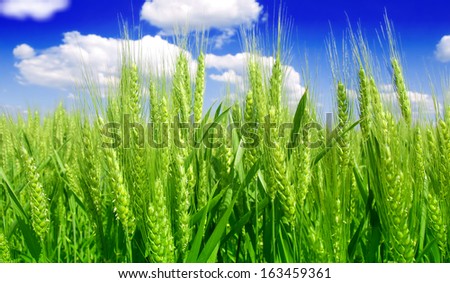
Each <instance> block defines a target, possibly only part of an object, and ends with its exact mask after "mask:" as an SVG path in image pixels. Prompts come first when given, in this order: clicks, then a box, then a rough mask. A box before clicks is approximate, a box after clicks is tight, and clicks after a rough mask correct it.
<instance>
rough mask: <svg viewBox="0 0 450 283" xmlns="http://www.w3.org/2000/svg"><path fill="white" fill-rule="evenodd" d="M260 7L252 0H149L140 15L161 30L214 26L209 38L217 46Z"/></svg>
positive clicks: (255, 16)
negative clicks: (215, 33)
mask: <svg viewBox="0 0 450 283" xmlns="http://www.w3.org/2000/svg"><path fill="white" fill-rule="evenodd" d="M262 8H263V7H262V6H261V5H260V4H258V2H256V0H226V1H211V0H153V1H146V2H145V3H144V5H143V6H142V9H141V19H142V20H145V21H147V22H149V23H150V24H151V25H153V26H156V27H159V28H160V29H161V30H162V32H163V33H164V34H172V33H173V30H174V29H182V30H183V29H185V30H186V31H192V30H202V29H205V30H208V29H217V30H219V31H220V32H221V33H220V35H218V36H216V37H214V38H212V40H213V41H214V47H215V48H221V47H222V46H223V45H224V44H225V43H227V42H229V41H231V39H232V38H233V37H234V35H235V34H236V30H235V28H236V27H239V26H241V25H244V26H248V25H250V24H252V23H254V22H257V21H258V19H259V18H260V14H261V12H262Z"/></svg>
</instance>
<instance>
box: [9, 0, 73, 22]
mask: <svg viewBox="0 0 450 283" xmlns="http://www.w3.org/2000/svg"><path fill="white" fill-rule="evenodd" d="M69 6H70V0H2V1H0V15H2V16H4V17H8V18H13V19H18V20H25V19H27V18H32V19H34V20H36V21H45V20H48V19H50V18H51V17H52V16H53V15H54V14H55V13H57V12H61V11H64V10H66V9H67V8H69Z"/></svg>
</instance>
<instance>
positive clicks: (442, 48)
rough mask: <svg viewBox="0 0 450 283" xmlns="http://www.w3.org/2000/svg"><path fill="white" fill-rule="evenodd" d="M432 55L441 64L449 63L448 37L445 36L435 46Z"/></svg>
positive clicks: (449, 48) (449, 38)
mask: <svg viewBox="0 0 450 283" xmlns="http://www.w3.org/2000/svg"><path fill="white" fill-rule="evenodd" d="M434 55H435V56H436V58H437V59H438V60H439V61H441V62H450V35H445V36H443V37H442V38H441V40H440V41H439V43H438V44H437V45H436V51H434Z"/></svg>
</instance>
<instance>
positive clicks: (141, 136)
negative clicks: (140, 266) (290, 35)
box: [0, 38, 450, 262]
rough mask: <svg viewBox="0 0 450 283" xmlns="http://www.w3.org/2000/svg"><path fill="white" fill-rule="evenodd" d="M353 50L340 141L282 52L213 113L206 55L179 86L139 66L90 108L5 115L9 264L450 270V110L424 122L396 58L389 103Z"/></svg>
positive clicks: (342, 95)
mask: <svg viewBox="0 0 450 283" xmlns="http://www.w3.org/2000/svg"><path fill="white" fill-rule="evenodd" d="M252 41H253V39H252V38H250V39H249V40H248V42H252ZM279 42H280V40H279ZM350 44H351V45H352V48H351V50H352V52H353V54H352V55H351V56H349V57H354V58H352V59H351V60H350V59H349V60H348V61H346V62H345V63H346V64H350V63H351V62H353V63H352V64H354V66H352V68H348V70H347V71H345V72H344V71H342V72H335V73H334V74H333V75H334V77H335V78H336V80H335V86H334V88H335V89H336V92H335V93H334V94H333V97H334V100H335V101H336V106H335V111H334V112H335V113H336V115H334V116H335V117H334V120H335V121H333V124H334V125H333V129H332V131H330V129H328V130H327V127H326V125H325V123H324V122H323V120H322V119H321V118H320V117H321V116H322V115H318V114H317V113H319V110H318V109H316V107H315V106H316V105H315V103H314V102H313V100H312V99H311V96H312V94H311V93H308V91H305V93H304V94H302V98H301V100H300V102H299V103H298V105H297V107H296V109H294V110H295V111H290V110H289V109H288V105H287V103H285V101H286V99H285V98H286V97H285V90H284V62H283V53H282V50H281V48H280V44H278V50H276V52H275V53H274V54H273V57H272V58H273V64H272V66H271V67H270V68H271V69H269V70H267V68H266V67H264V65H263V64H262V62H260V60H259V59H258V58H259V57H258V51H259V50H257V49H256V48H255V47H254V46H253V47H250V48H249V51H250V54H252V55H249V57H248V58H247V59H248V62H247V71H248V72H247V73H248V76H247V78H248V81H247V83H246V84H245V88H246V89H245V94H242V99H241V100H236V101H235V102H229V100H226V101H224V103H222V104H219V105H216V106H215V107H214V108H211V109H210V110H209V111H205V112H204V111H203V101H204V93H205V81H206V80H205V76H206V74H205V59H206V57H205V54H204V53H203V52H198V53H199V56H198V60H197V62H198V64H197V70H196V72H191V69H190V68H189V60H188V58H187V55H186V54H185V53H183V52H182V53H180V54H178V57H177V58H176V59H175V62H174V67H175V68H174V70H175V71H174V73H173V74H172V75H171V76H169V77H166V78H164V79H161V78H159V77H157V76H152V77H148V75H145V72H143V71H142V69H141V68H142V66H144V65H145V64H142V62H135V61H133V60H132V59H131V58H133V56H126V55H127V54H125V56H124V59H123V66H122V68H121V79H120V83H118V84H117V86H114V85H113V84H112V85H111V87H110V88H109V89H108V90H106V92H107V96H106V98H98V97H96V98H94V99H93V100H92V102H90V101H84V103H80V105H79V107H77V108H75V110H70V111H69V110H67V108H65V107H63V106H60V107H58V108H57V109H56V110H55V111H54V113H53V114H50V115H40V114H39V113H37V112H32V111H30V112H29V115H28V116H26V117H22V116H18V117H15V116H10V115H7V114H3V115H2V116H0V128H1V132H0V133H1V140H0V166H1V167H0V220H1V221H0V262H449V261H450V255H449V243H450V242H449V236H450V235H449V229H448V227H449V224H450V217H449V215H450V214H449V209H450V191H449V188H450V177H449V176H450V108H447V110H446V111H444V112H445V113H444V114H442V113H441V114H437V115H436V117H435V118H434V120H432V121H430V122H429V120H427V119H425V117H420V115H418V117H413V115H412V113H411V105H410V101H409V97H408V88H407V84H406V82H405V80H404V78H403V76H404V74H403V72H404V70H403V69H402V67H401V64H400V60H399V59H398V58H397V56H396V55H395V54H394V53H393V54H391V55H392V56H391V58H390V59H389V60H388V63H387V64H385V65H386V66H387V67H389V68H390V70H389V72H390V74H392V77H391V80H392V82H393V85H394V89H395V91H396V97H397V99H398V103H396V104H393V105H386V104H385V103H382V100H381V98H380V92H379V88H378V85H377V83H376V79H375V78H376V77H377V76H376V75H377V74H375V73H374V71H373V69H372V67H371V65H370V64H369V63H368V62H371V60H374V58H368V57H367V56H368V55H367V54H368V53H365V51H366V48H367V47H366V46H365V43H364V42H362V41H361V42H359V40H357V39H353V40H351V43H350ZM332 49H333V48H332ZM333 50H334V49H333ZM332 53H334V51H333V52H332ZM336 54H337V52H336ZM128 55H129V54H128ZM369 59H370V60H369ZM334 60H336V61H338V60H339V59H337V58H334ZM336 61H335V62H336ZM355 62H356V63H355ZM335 71H336V70H335ZM350 82H353V84H352V85H353V89H355V90H356V91H354V92H357V95H356V96H354V97H353V96H352V95H350V89H351V85H350V84H351V83H350ZM104 91H105V90H104ZM83 92H84V93H85V94H87V97H95V95H96V93H97V92H99V90H98V89H97V88H96V86H95V85H92V84H90V85H89V86H88V88H86V89H85V90H83ZM355 104H356V106H355ZM354 106H355V107H354ZM290 113H292V114H290ZM282 123H289V124H288V125H289V127H287V128H286V129H284V131H280V128H279V126H280V125H281V124H282ZM229 125H235V126H236V128H237V129H236V130H233V131H231V132H230V133H227V129H228V127H229ZM279 133H284V135H279Z"/></svg>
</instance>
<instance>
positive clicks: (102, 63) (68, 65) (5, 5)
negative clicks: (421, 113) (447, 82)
mask: <svg viewBox="0 0 450 283" xmlns="http://www.w3.org/2000/svg"><path fill="white" fill-rule="evenodd" d="M30 1H32V0H16V1H13V0H4V1H3V2H0V15H3V16H8V17H12V18H16V19H25V18H28V17H29V18H33V19H35V20H44V19H49V18H50V17H51V16H52V15H54V13H56V12H58V11H62V10H64V9H67V8H68V6H69V4H70V1H69V0H55V1H51V0H34V1H32V2H33V3H35V4H33V5H28V6H27V7H26V8H25V4H24V3H31V2H30ZM11 3H16V4H11ZM263 8H264V7H263V6H262V5H261V4H259V3H258V2H257V1H256V0H241V1H239V0H230V1H222V2H219V1H208V0H198V1H194V0H153V1H146V2H144V4H143V5H142V7H141V11H140V16H141V20H142V21H145V22H148V23H149V24H151V25H152V26H155V27H157V28H158V29H160V33H159V34H157V35H153V36H152V35H145V36H143V37H142V38H141V39H139V40H134V41H130V43H129V44H130V45H131V46H132V50H135V53H136V54H138V53H139V52H138V50H145V52H142V53H145V54H146V56H145V58H144V57H142V58H140V59H139V60H141V61H142V62H145V64H143V66H142V67H143V71H144V73H145V74H150V73H152V74H156V75H161V74H168V73H170V72H172V71H173V66H174V65H175V64H174V60H175V58H176V56H177V55H178V54H179V52H182V49H180V48H179V47H178V46H176V45H174V44H172V43H170V42H169V41H168V40H166V39H165V38H164V35H168V34H172V33H173V28H174V27H176V26H177V25H178V26H181V27H188V28H189V30H191V31H193V30H196V29H214V30H217V31H219V32H220V33H221V35H220V36H217V37H216V38H215V39H214V44H215V47H216V48H220V47H222V46H224V45H225V44H226V43H227V42H228V41H229V40H230V38H232V37H234V36H235V34H236V29H237V28H238V27H239V26H242V25H244V26H251V25H253V24H257V23H260V22H261V21H264V15H262V11H263ZM186 23H189V25H186ZM121 46H123V39H118V38H107V37H103V36H101V35H96V34H88V35H83V34H81V33H80V32H78V31H69V32H66V33H64V35H63V39H62V42H61V43H60V44H59V45H54V46H49V47H48V48H46V49H41V50H35V49H34V48H33V47H32V46H30V45H28V44H26V43H22V44H19V45H17V46H16V47H15V48H14V50H13V52H12V53H13V55H14V58H15V59H16V63H15V67H16V68H17V69H18V71H19V74H18V75H17V80H18V82H19V83H21V84H31V85H40V86H45V87H50V88H58V89H64V90H67V91H69V90H70V88H73V87H74V86H75V85H79V83H80V82H82V81H83V79H84V76H85V75H86V73H83V72H89V74H91V75H92V76H93V77H92V78H93V79H94V80H95V81H96V82H97V83H99V84H100V86H106V85H107V84H109V83H111V82H116V81H117V80H118V79H119V75H120V68H119V67H118V66H119V63H120V62H119V58H120V56H119V55H120V50H121ZM184 52H187V51H184ZM187 54H188V57H189V60H190V66H191V70H195V66H196V61H195V59H194V58H193V56H192V54H191V53H189V52H187ZM434 55H435V58H436V59H437V60H439V61H440V62H444V63H445V62H450V35H446V36H443V37H442V38H441V40H440V41H439V43H438V44H437V45H436V50H435V54H434ZM248 57H249V55H248V54H247V53H245V52H238V53H235V54H225V55H217V54H213V53H209V54H207V55H206V67H207V69H208V70H209V71H211V72H210V73H209V74H208V78H209V80H211V81H216V82H221V83H227V84H231V85H234V86H235V87H236V89H237V90H238V91H241V92H244V91H245V85H244V82H245V76H246V62H247V59H248ZM258 60H260V61H261V62H262V63H263V66H264V67H265V68H266V69H267V70H270V69H271V66H272V64H273V57H268V56H260V57H259V59H258ZM85 66H89V68H90V69H89V70H86V68H84V67H85ZM149 66H153V67H152V68H150V67H149ZM285 91H286V95H287V102H288V103H289V104H290V105H295V104H296V103H297V102H298V100H299V99H300V97H301V95H302V94H303V92H304V87H303V85H302V83H301V76H300V74H299V72H298V71H296V70H295V69H294V68H293V67H292V66H289V65H288V66H285ZM413 94H414V93H411V96H412V98H413V99H412V100H414V98H416V99H415V100H417V101H422V102H423V101H425V103H426V104H427V105H430V106H431V104H432V103H431V100H430V99H428V98H427V97H424V96H422V94H420V95H419V94H414V95H413ZM72 96H73V95H72ZM430 97H431V96H430Z"/></svg>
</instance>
